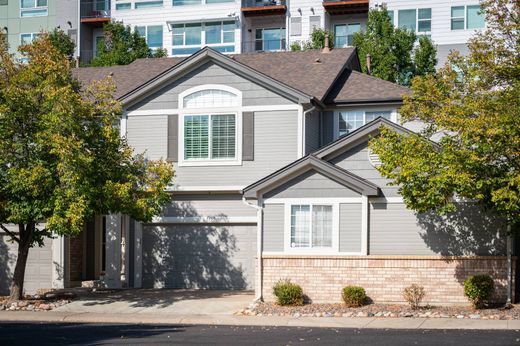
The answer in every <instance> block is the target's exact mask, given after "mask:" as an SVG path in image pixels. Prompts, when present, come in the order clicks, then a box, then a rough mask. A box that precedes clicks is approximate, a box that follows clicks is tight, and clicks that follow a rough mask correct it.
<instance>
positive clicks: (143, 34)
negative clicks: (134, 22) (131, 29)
mask: <svg viewBox="0 0 520 346" xmlns="http://www.w3.org/2000/svg"><path fill="white" fill-rule="evenodd" d="M135 31H137V33H138V34H139V36H141V37H146V26H136V27H135Z"/></svg>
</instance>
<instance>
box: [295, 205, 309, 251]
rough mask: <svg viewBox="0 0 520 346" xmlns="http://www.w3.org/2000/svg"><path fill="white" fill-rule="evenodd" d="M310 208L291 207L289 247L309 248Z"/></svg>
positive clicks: (304, 206) (303, 206)
mask: <svg viewBox="0 0 520 346" xmlns="http://www.w3.org/2000/svg"><path fill="white" fill-rule="evenodd" d="M310 238H311V237H310V206H309V205H292V206H291V247H310V245H311V244H310Z"/></svg>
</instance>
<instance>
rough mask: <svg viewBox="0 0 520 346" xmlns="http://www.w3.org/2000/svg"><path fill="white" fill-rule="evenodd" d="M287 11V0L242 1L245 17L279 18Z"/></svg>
mask: <svg viewBox="0 0 520 346" xmlns="http://www.w3.org/2000/svg"><path fill="white" fill-rule="evenodd" d="M286 11H287V6H286V5H285V0H242V13H243V14H244V16H245V17H260V16H273V15H274V16H277V15H278V16H279V15H284V14H285V12H286Z"/></svg>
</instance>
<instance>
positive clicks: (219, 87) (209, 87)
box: [178, 84, 242, 109]
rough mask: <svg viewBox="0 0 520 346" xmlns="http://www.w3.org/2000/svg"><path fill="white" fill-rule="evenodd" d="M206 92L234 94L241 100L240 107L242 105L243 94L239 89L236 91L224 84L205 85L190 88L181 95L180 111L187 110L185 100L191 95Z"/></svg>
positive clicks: (179, 99) (179, 98)
mask: <svg viewBox="0 0 520 346" xmlns="http://www.w3.org/2000/svg"><path fill="white" fill-rule="evenodd" d="M204 90H222V91H227V92H228V93H231V94H234V95H235V96H237V98H238V99H239V103H240V104H239V106H241V105H242V92H241V91H240V90H238V89H235V88H233V87H230V86H228V85H224V84H203V85H197V86H195V87H193V88H189V89H187V90H184V91H183V92H181V93H179V97H178V102H179V103H178V107H179V109H185V108H184V98H185V97H186V96H188V95H191V94H193V93H196V92H199V91H204Z"/></svg>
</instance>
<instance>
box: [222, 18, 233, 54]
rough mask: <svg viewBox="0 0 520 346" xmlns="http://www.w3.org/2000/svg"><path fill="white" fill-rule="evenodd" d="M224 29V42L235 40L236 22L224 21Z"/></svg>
mask: <svg viewBox="0 0 520 346" xmlns="http://www.w3.org/2000/svg"><path fill="white" fill-rule="evenodd" d="M222 30H223V31H224V42H223V43H233V42H235V22H224V23H223V28H222ZM233 50H234V48H233Z"/></svg>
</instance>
